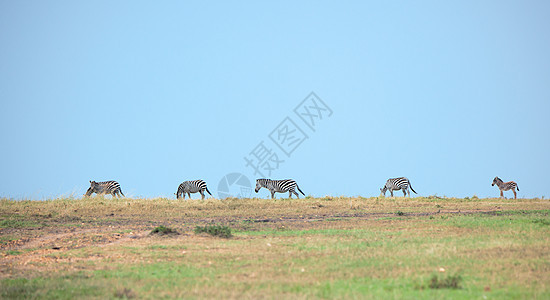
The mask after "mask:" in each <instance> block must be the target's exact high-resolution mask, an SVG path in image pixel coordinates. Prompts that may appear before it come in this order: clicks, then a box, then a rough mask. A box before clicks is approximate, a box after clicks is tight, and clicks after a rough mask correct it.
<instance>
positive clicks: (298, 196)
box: [293, 191, 300, 199]
mask: <svg viewBox="0 0 550 300" xmlns="http://www.w3.org/2000/svg"><path fill="white" fill-rule="evenodd" d="M293 192H294V194H296V197H297V198H298V199H300V195H298V192H296V191H293Z"/></svg>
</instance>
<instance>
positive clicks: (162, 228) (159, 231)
mask: <svg viewBox="0 0 550 300" xmlns="http://www.w3.org/2000/svg"><path fill="white" fill-rule="evenodd" d="M151 234H158V235H168V234H178V232H177V231H175V230H174V229H172V228H170V227H166V226H164V225H160V226H159V227H156V228H155V229H153V230H151Z"/></svg>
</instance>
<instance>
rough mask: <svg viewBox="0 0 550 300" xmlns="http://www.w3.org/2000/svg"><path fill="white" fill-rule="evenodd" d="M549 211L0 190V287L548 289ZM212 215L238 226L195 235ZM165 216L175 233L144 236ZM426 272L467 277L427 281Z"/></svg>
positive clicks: (154, 291) (224, 293)
mask: <svg viewBox="0 0 550 300" xmlns="http://www.w3.org/2000/svg"><path fill="white" fill-rule="evenodd" d="M549 210H550V204H549V203H548V201H546V200H541V199H518V200H507V199H473V200H472V199H440V198H412V199H409V198H394V199H391V198H346V197H324V198H306V199H276V200H271V199H269V200H267V199H226V200H216V199H209V200H170V199H129V198H122V199H110V198H101V197H96V198H89V199H57V200H49V201H10V200H1V201H0V218H1V219H0V238H1V240H0V247H1V250H2V252H1V253H2V258H1V261H0V268H1V271H2V272H0V280H2V281H1V284H2V285H1V286H0V288H1V290H0V292H2V294H0V296H1V295H3V296H4V297H13V296H14V295H15V296H18V295H19V296H23V298H25V297H33V296H35V295H37V294H40V295H46V298H48V297H49V298H58V297H61V298H70V297H83V296H85V297H98V298H104V297H129V296H135V297H140V298H158V297H163V296H165V297H186V298H189V297H198V298H220V297H223V298H243V297H244V298H279V297H284V298H310V297H320V298H325V297H326V298H350V297H351V298H353V297H359V298H364V297H375V298H388V297H389V298H393V297H397V298H402V297H409V298H411V297H413V298H419V297H420V298H422V297H426V298H433V297H454V298H472V297H481V296H483V295H489V296H494V297H505V298H506V297H508V298H516V297H519V298H525V297H528V298H529V297H546V296H549V295H550V294H549V293H550V291H549V289H550V288H549V286H548V284H547V281H548V280H546V279H547V278H550V263H549V262H550V251H549V250H550V246H549V245H550V234H549V233H550V230H549V228H550V226H548V225H550V219H549V217H548V213H549ZM208 224H220V225H225V226H229V227H230V228H231V229H233V233H234V237H233V238H231V239H220V238H215V237H211V236H205V235H196V234H194V233H193V229H194V228H195V227H196V226H204V225H208ZM159 225H164V226H168V227H170V228H173V229H175V230H177V231H178V232H179V233H180V234H179V235H177V236H169V237H157V236H152V235H150V234H149V233H150V231H151V230H152V229H153V228H154V227H156V226H159ZM440 269H443V270H444V272H439V270H440ZM434 274H436V275H437V276H442V278H443V277H444V276H450V275H455V274H458V275H460V276H461V278H463V282H462V288H461V289H458V290H451V289H447V290H433V289H429V288H428V287H427V282H428V281H429V279H430V277H431V276H434ZM21 280H23V281H21ZM25 280H26V281H25ZM61 290H63V291H66V292H60V291H61Z"/></svg>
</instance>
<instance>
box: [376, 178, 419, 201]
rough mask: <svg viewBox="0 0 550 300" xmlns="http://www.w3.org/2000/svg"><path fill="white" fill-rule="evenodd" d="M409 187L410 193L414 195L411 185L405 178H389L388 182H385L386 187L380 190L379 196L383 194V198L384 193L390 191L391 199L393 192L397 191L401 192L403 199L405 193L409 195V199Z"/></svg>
mask: <svg viewBox="0 0 550 300" xmlns="http://www.w3.org/2000/svg"><path fill="white" fill-rule="evenodd" d="M409 187H410V188H411V191H413V192H414V193H415V194H416V192H415V191H414V189H413V187H412V185H411V183H410V182H409V180H408V179H407V178H406V177H399V178H390V179H388V181H386V185H384V187H383V188H381V189H380V192H381V193H380V195H382V194H384V197H385V196H386V191H388V190H389V191H390V194H391V196H392V197H393V191H399V190H403V197H404V196H407V193H408V194H409V197H410V196H411V192H409Z"/></svg>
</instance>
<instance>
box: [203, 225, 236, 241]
mask: <svg viewBox="0 0 550 300" xmlns="http://www.w3.org/2000/svg"><path fill="white" fill-rule="evenodd" d="M203 232H204V233H208V234H209V235H212V236H219V237H222V238H226V239H227V238H230V237H232V236H233V235H232V234H231V228H229V227H227V226H222V225H207V226H204V227H203V226H197V227H195V233H196V234H201V233H203Z"/></svg>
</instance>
